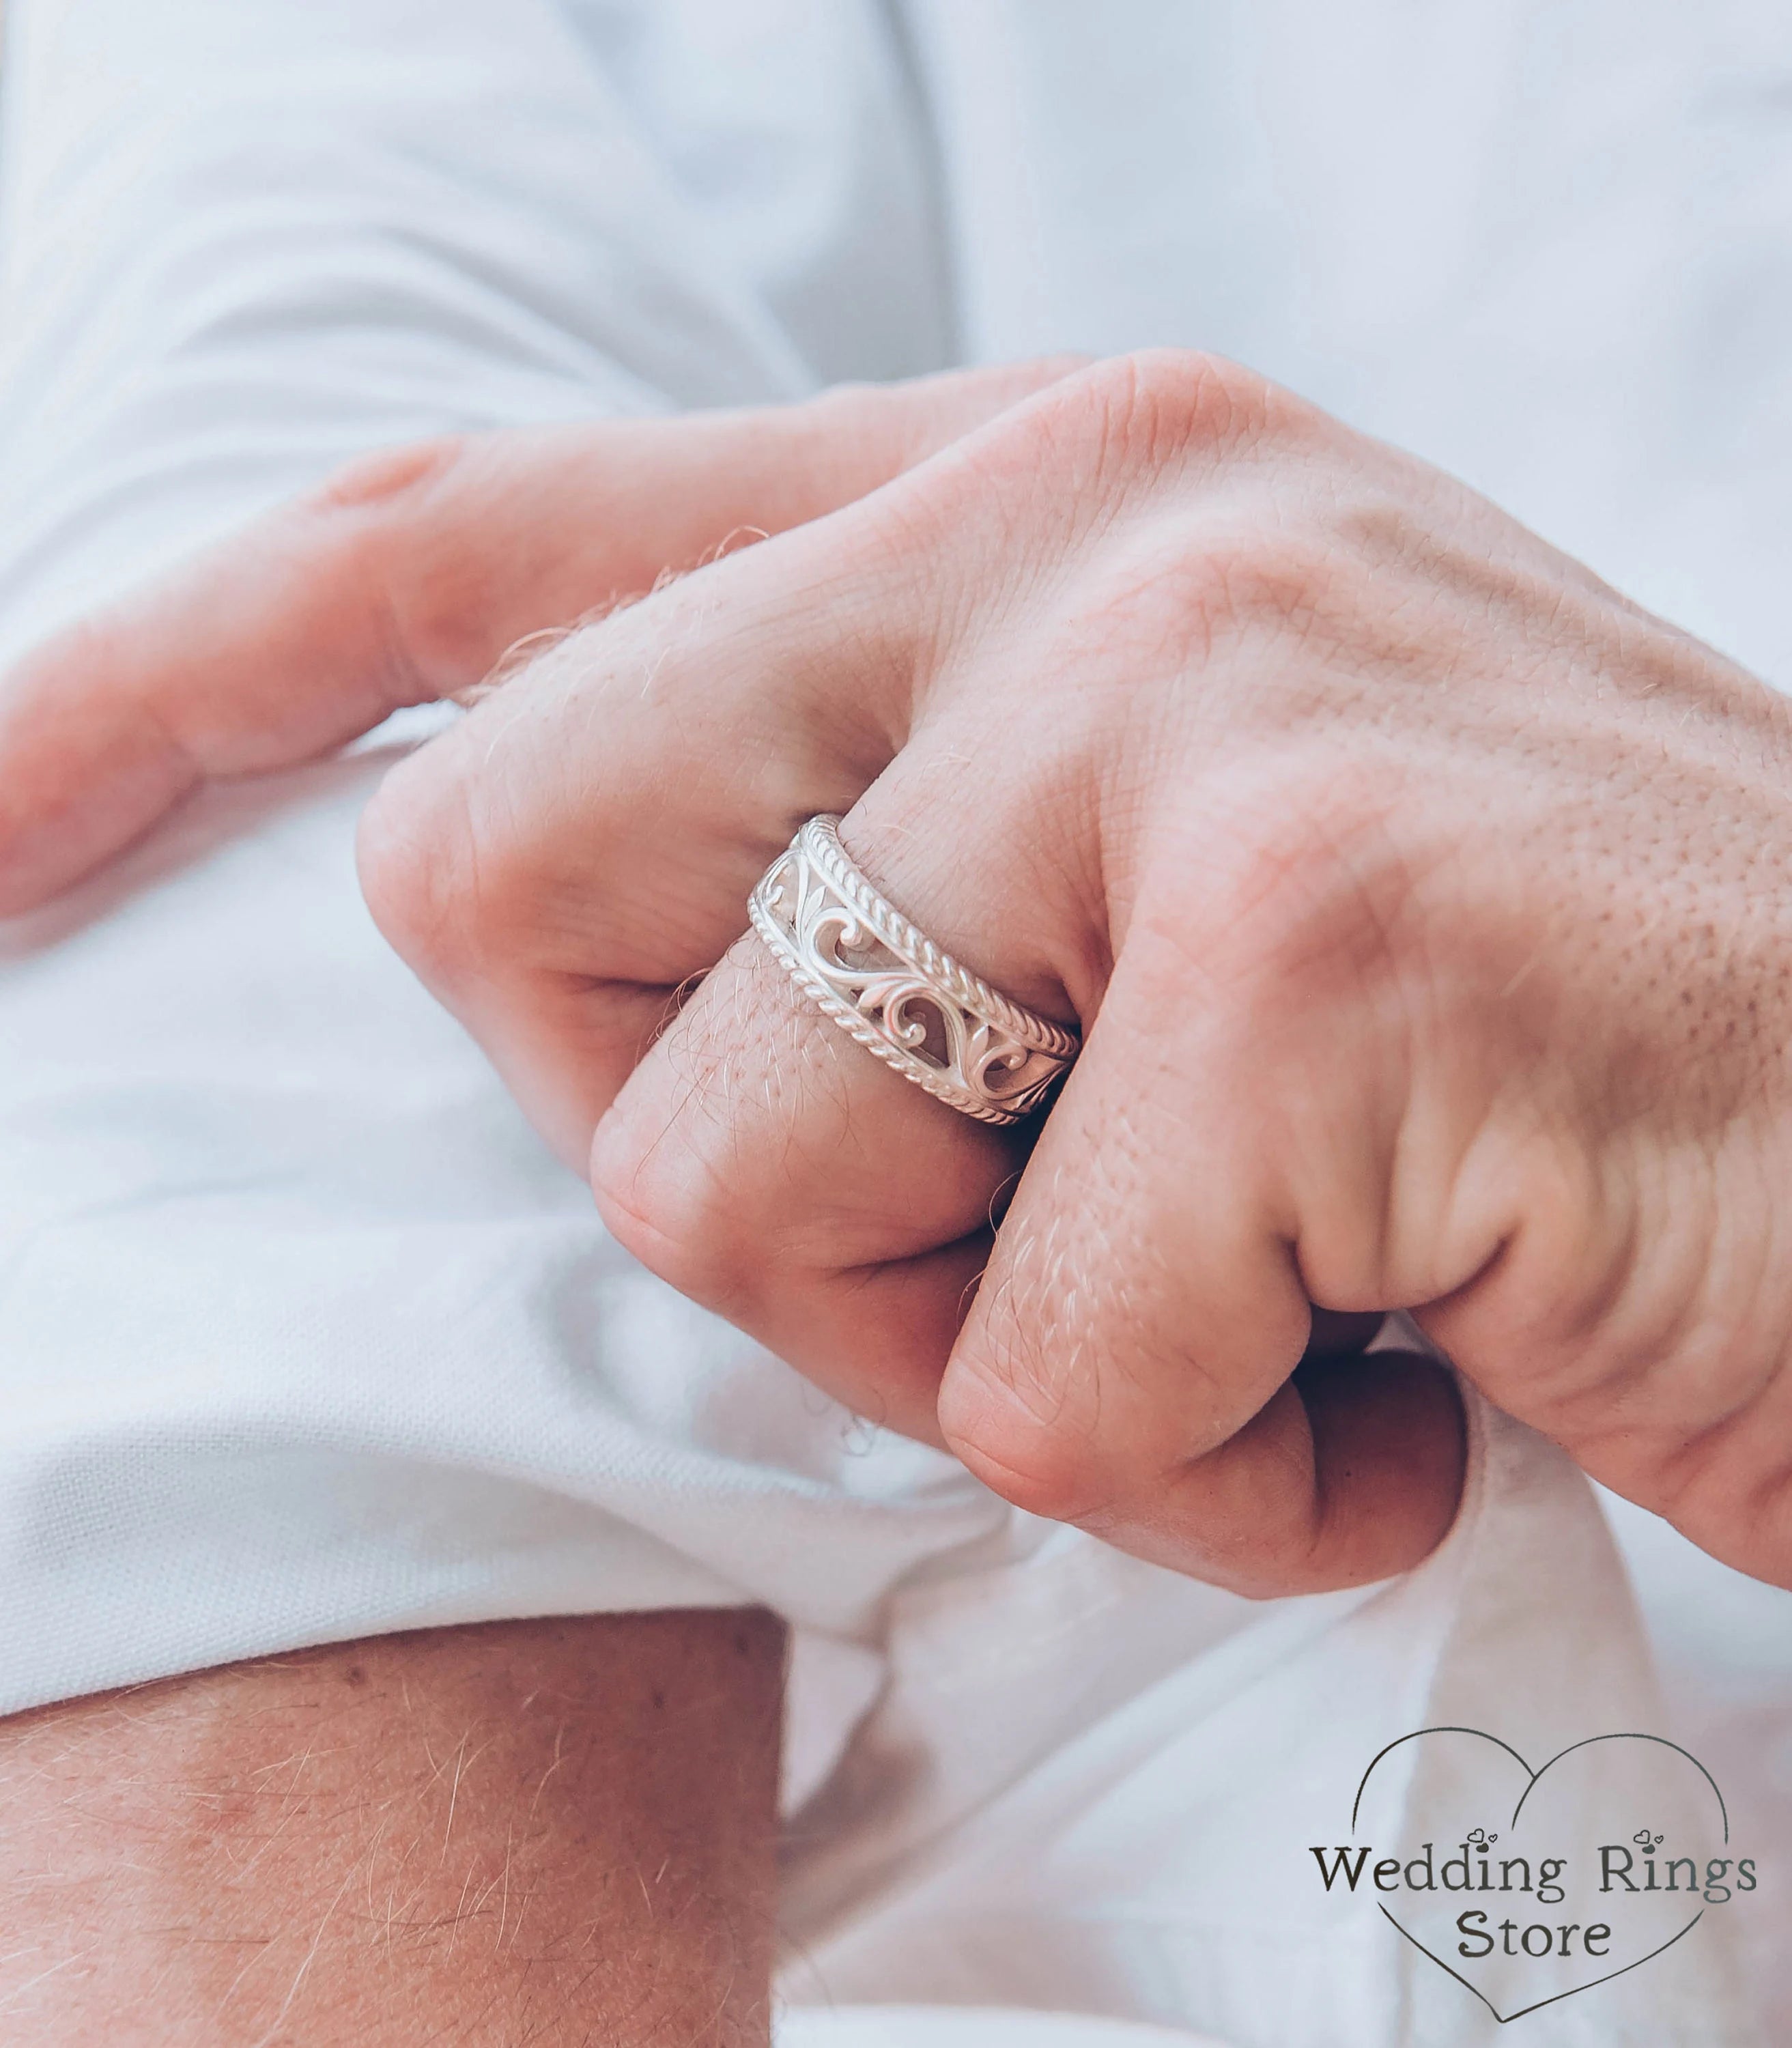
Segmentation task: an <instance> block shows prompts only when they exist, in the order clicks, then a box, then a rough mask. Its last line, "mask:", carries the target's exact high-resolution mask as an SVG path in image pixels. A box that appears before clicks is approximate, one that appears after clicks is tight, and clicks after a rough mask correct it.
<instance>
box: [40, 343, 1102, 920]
mask: <svg viewBox="0 0 1792 2048" xmlns="http://www.w3.org/2000/svg"><path fill="white" fill-rule="evenodd" d="M1070 367H1072V364H1071V363H1069V360H1068V359H1067V360H1064V361H1057V362H1049V363H1030V364H1022V365H1018V366H1012V367H1004V368H1002V369H999V370H976V371H968V372H962V373H956V374H951V375H948V376H943V377H938V378H925V379H921V380H919V381H918V382H915V383H913V384H910V385H906V386H889V387H848V388H844V389H842V390H839V391H836V392H832V393H829V394H825V395H824V397H823V398H820V399H817V400H815V401H810V402H809V403H807V404H804V405H792V406H789V407H784V408H777V409H766V410H763V411H759V412H751V413H723V414H712V415H702V414H692V415H688V416H686V417H682V418H679V419H673V420H652V421H607V422H599V423H596V424H592V425H580V426H576V427H566V428H550V429H529V430H522V431H516V432H505V433H498V434H488V435H482V436H468V437H464V438H460V439H449V440H441V441H436V442H431V443H428V444H423V445H421V446H419V447H416V448H404V449H399V450H398V451H395V452H387V453H385V454H382V455H378V456H374V457H371V458H369V459H367V460H363V461H361V462H359V463H357V464H354V465H352V466H351V467H350V468H349V469H347V471H343V473H342V474H341V475H339V476H337V477H336V479H333V480H332V482H331V483H329V484H328V485H327V486H326V487H324V488H323V489H322V490H321V491H317V492H316V493H313V494H312V495H309V496H308V497H306V498H301V499H300V500H299V501H297V502H296V503H294V504H292V505H289V506H283V507H281V508H280V509H279V510H276V511H274V512H272V513H270V514H267V515H266V516H265V517H264V518H262V519H260V520H258V521H257V522H254V524H253V525H252V526H250V528H248V529H246V530H245V531H244V532H243V533H242V534H240V535H239V536H237V537H234V538H232V539H231V540H230V541H226V542H223V543H222V544H220V545H217V546H215V547H214V548H212V549H209V550H208V551H207V552H206V553H204V554H203V555H201V556H200V557H198V558H197V559H196V560H194V561H193V562H192V564H190V566H189V567H188V568H186V569H185V570H184V571H183V572H179V573H177V574H176V575H175V576H173V577H172V578H171V579H169V580H166V581H165V582H163V583H161V584H157V586H155V587H154V588H151V589H149V590H148V591H145V592H141V593H136V594H134V595H130V596H128V597H126V599H122V600H121V601H120V602H119V603H116V604H114V606H112V607H110V608H109V609H108V610H107V611H104V612H103V613H101V614H99V615H98V616H96V617H95V618H93V619H90V620H88V621H86V622H84V623H82V624H80V626H76V627H75V628H73V629H72V630H69V631H67V632H65V633H64V634H60V635H59V636H57V638H55V639H54V640H52V641H51V642H48V644H47V645H45V646H43V647H42V648H41V649H39V650H37V652H36V653H34V654H32V655H30V656H29V657H27V658H26V659H25V661H23V662H22V663H21V665H18V666H17V668H16V669H14V672H13V673H11V674H10V676H9V677H6V679H5V680H4V681H3V682H0V914H3V913H8V912H12V911H17V910H22V909H25V908H26V907H28V906H30V905H31V904H33V903H34V902H40V901H41V900H43V899H44V898H45V897H47V896H48V895H50V894H53V893H54V892H55V891H56V890H57V889H59V888H61V887H63V886H65V885H66V884H67V883H68V882H70V881H72V880H73V879H75V878H76V877H77V876H78V875H80V874H82V873H83V872H85V871H87V869H89V868H91V867H93V866H95V865H96V864H97V863H99V862H100V861H102V860H103V859H106V858H107V857H108V856H109V855H111V854H112V853H114V852H115V851H117V850H118V848H121V847H122V846H123V845H125V844H128V843H129V842H130V840H133V839H134V838H135V837H137V836H138V835H140V834H141V833H142V832H143V831H145V829H147V828H148V827H149V825H151V824H153V823H154V822H155V820H157V818H158V817H160V816H161V815H162V814H163V813H165V811H166V810H168V809H169V808H170V807H171V806H172V805H174V804H175V803H176V802H178V801H180V798H181V797H184V795H186V794H187V793H188V792H189V791H190V790H191V789H193V788H194V787H195V786H196V785H197V784H198V783H200V782H202V781H204V780H206V779H208V778H213V777H219V776H229V775H239V774H252V773H257V772H261V771H264V770H270V769H273V768H277V767H280V766H286V765H289V764H290V763H293V762H299V761H303V760H306V759H309V758H313V757H315V756H316V755H318V754H323V753H325V752H328V751H330V750H331V749H332V748H334V747H338V746H340V745H342V744H343V743H346V742H347V741H348V740H350V739H353V738H355V737H356V736H357V735H359V734H360V733H363V732H365V731H368V730H370V728H371V727H373V726H374V725H376V724H378V723H379V722H380V721H381V720H383V719H384V718H386V716H388V715H389V714H390V712H393V711H394V710H396V709H398V708H401V707H402V706H404V705H407V704H417V703H421V702H424V701H427V700H432V699H435V698H437V697H441V696H453V695H456V694H457V693H460V692H464V691H465V690H466V689H467V688H469V687H471V686H472V685H475V684H477V683H478V682H479V681H480V679H481V678H482V677H484V676H485V675H486V674H487V673H488V671H489V670H490V669H491V667H492V665H493V664H494V663H495V662H496V661H498V659H499V657H501V656H502V654H504V652H505V651H506V649H508V648H510V647H511V646H513V645H514V643H515V642H518V640H520V639H522V638H524V637H525V636H526V635H529V634H533V633H536V632H539V631H543V630H549V629H553V628H556V627H561V626H568V625H570V624H572V623H574V622H575V621H576V620H577V619H580V617H581V616H584V615H587V614H588V613H590V612H591V611H592V610H594V609H599V608H603V607H607V606H611V605H614V604H615V603H619V602H621V601H623V600H625V599H628V598H630V597H632V596H635V595H640V594H642V592H646V590H648V589H650V588H652V586H653V585H654V584H655V582H656V581H657V580H658V579H659V578H660V577H661V576H663V575H664V574H665V572H668V571H677V570H681V569H685V568H691V567H692V566H694V565H695V564H696V563H697V562H698V561H700V560H701V559H702V558H703V557H704V556H705V555H706V554H708V553H712V552H713V551H715V550H716V549H720V548H721V547H723V546H724V545H727V543H728V542H729V541H730V540H731V537H736V536H754V535H758V534H760V533H776V532H779V531H782V530H783V529H785V528H788V527H789V526H794V525H798V524H801V522H805V521H806V520H809V519H812V518H816V517H817V516H818V515H819V514H822V513H824V512H826V511H828V510H832V508H833V507H835V506H839V505H841V504H844V503H846V502H850V501H851V500H852V499H853V498H857V497H859V496H860V495H863V494H864V493H865V492H867V491H871V490H874V489H875V488H876V487H878V486H879V484H880V483H883V482H884V481H886V479H888V478H889V477H890V476H891V475H894V474H896V473H898V472H899V471H901V470H902V469H904V468H906V467H908V466H910V464H913V463H915V462H917V461H918V460H921V459H923V458H924V457H925V456H927V455H929V454H930V453H932V452H933V451H934V450H935V449H936V448H939V447H941V446H942V445H944V444H945V443H947V442H948V441H950V440H953V439H955V438H956V437H957V436H959V435H960V434H961V433H963V432H966V431H967V430H968V429H971V428H972V427H974V426H975V425H978V424H979V422H981V421H983V420H984V419H986V418H987V417H990V415H991V413H995V412H998V411H1000V410H1001V409H1003V408H1004V407H1006V406H1007V405H1010V404H1012V403H1014V401H1016V400H1017V399H1018V398H1022V397H1024V396H1026V394H1028V393H1030V392H1031V391H1033V390H1036V389H1038V387H1039V386H1040V385H1041V384H1042V383H1045V382H1050V381H1052V380H1053V378H1056V377H1057V376H1059V375H1061V374H1064V373H1065V370H1068V369H1069V368H1070Z"/></svg>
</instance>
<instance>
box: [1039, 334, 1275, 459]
mask: <svg viewBox="0 0 1792 2048" xmlns="http://www.w3.org/2000/svg"><path fill="white" fill-rule="evenodd" d="M1290 403H1291V401H1286V400H1285V399H1284V398H1283V394H1281V393H1280V392H1279V391H1278V390H1277V389H1276V387H1275V386H1273V385H1271V384H1270V382H1268V381H1267V380H1266V378H1263V377H1260V376H1259V375H1258V374H1256V373H1255V371H1254V370H1247V369H1245V368H1244V367H1243V366H1242V365H1240V364H1239V363H1232V362H1230V361H1228V359H1226V358H1225V357H1224V356H1219V355H1209V354H1208V353H1207V352H1206V351H1203V350H1199V349H1189V348H1146V349H1137V350H1135V351H1131V353H1130V354H1127V355H1115V356H1109V357H1107V358H1105V359H1104V360H1103V361H1101V362H1100V363H1096V364H1094V365H1093V366H1092V367H1091V368H1089V369H1088V370H1084V371H1083V372H1081V373H1080V374H1078V375H1075V376H1072V377H1069V378H1065V379H1064V380H1063V381H1062V382H1061V383H1059V384H1057V385H1055V386H1052V387H1051V389H1050V390H1049V392H1048V394H1047V395H1046V397H1045V400H1044V401H1042V403H1041V405H1040V407H1039V408H1038V416H1039V417H1040V419H1041V422H1042V423H1043V424H1045V425H1046V426H1048V427H1049V429H1052V430H1053V432H1054V433H1063V432H1065V431H1066V430H1067V429H1068V430H1069V432H1071V433H1072V434H1073V435H1074V436H1075V437H1076V440H1078V441H1079V442H1080V443H1081V444H1083V445H1084V447H1085V448H1090V447H1092V448H1094V449H1095V450H1096V451H1097V452H1098V454H1099V456H1100V459H1101V460H1104V461H1106V462H1107V463H1111V464H1115V465H1116V466H1118V467H1122V468H1123V469H1126V470H1128V471H1131V470H1133V469H1138V468H1145V469H1157V468H1160V467H1163V466H1165V465H1166V464H1169V463H1173V462H1175V461H1177V460H1180V459H1181V458H1183V457H1185V456H1189V455H1190V454H1193V455H1196V456H1201V457H1204V458H1208V459H1212V458H1213V457H1216V456H1221V455H1224V454H1227V453H1229V452H1234V451H1236V450H1242V449H1243V448H1246V447H1247V446H1248V445H1249V444H1251V443H1253V442H1255V440H1258V439H1259V438H1260V437H1261V436H1263V435H1265V434H1266V432H1268V431H1269V430H1270V429H1271V428H1272V426H1274V425H1275V424H1276V422H1277V420H1278V417H1279V416H1280V414H1281V413H1282V411H1283V410H1284V409H1287V408H1288V407H1289V405H1290Z"/></svg>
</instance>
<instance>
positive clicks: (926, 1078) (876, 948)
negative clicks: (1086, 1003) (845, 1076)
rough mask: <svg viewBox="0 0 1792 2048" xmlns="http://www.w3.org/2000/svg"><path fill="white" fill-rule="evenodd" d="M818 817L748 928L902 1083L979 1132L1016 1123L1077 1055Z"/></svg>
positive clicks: (767, 884)
mask: <svg viewBox="0 0 1792 2048" xmlns="http://www.w3.org/2000/svg"><path fill="white" fill-rule="evenodd" d="M747 911H748V913H749V914H750V915H751V917H752V920H753V928H754V930H755V931H756V932H758V934H759V936H760V937H761V938H762V939H763V940H764V941H765V942H766V944H767V945H768V946H770V948H771V950H772V951H773V952H774V953H775V954H776V955H777V956H778V960H780V961H781V962H782V964H783V966H784V968H785V971H786V972H788V973H789V976H790V978H791V979H792V980H793V981H794V982H795V983H796V984H797V987H799V988H800V989H801V991H803V993H804V995H806V996H807V997H808V998H809V1000H810V1001H811V1002H812V1003H814V1004H815V1005H816V1007H817V1008H818V1009H820V1010H825V1011H826V1013H827V1014H828V1016H830V1017H831V1018H833V1020H834V1022H836V1024H838V1025H840V1026H842V1027H843V1029H844V1030H848V1031H850V1032H851V1034H852V1035H853V1037H854V1038H856V1039H857V1040H858V1041H859V1044H860V1045H863V1046H864V1047H865V1048H866V1049H867V1051H869V1052H872V1053H876V1055H877V1056H878V1057H879V1059H880V1060H882V1061H883V1063H884V1064H885V1065H886V1066H890V1067H894V1069H895V1070H896V1071H897V1072H898V1073H899V1074H900V1075H902V1078H903V1079H904V1080H911V1081H913V1082H914V1083H915V1084H916V1085H917V1087H920V1088H925V1089H926V1091H927V1092H928V1093H929V1095H933V1096H938V1097H939V1099H940V1100H941V1102H947V1103H950V1104H952V1107H953V1108H954V1109H957V1110H962V1111H964V1114H965V1115H967V1116H974V1117H976V1119H978V1120H979V1122H980V1123H1019V1122H1020V1121H1021V1119H1022V1118H1023V1117H1025V1116H1028V1115H1030V1114H1031V1113H1032V1112H1033V1111H1034V1110H1035V1109H1037V1108H1038V1107H1039V1105H1040V1104H1041V1102H1042V1101H1044V1100H1045V1096H1046V1095H1047V1094H1048V1093H1049V1091H1050V1089H1051V1087H1052V1084H1053V1082H1055V1081H1056V1080H1057V1078H1058V1076H1060V1075H1061V1073H1063V1072H1065V1069H1067V1068H1068V1067H1069V1065H1070V1063H1071V1061H1072V1060H1074V1059H1075V1058H1076V1055H1077V1053H1079V1052H1080V1051H1081V1049H1082V1042H1083V1041H1082V1040H1081V1039H1080V1038H1078V1037H1077V1035H1076V1033H1075V1032H1074V1031H1067V1030H1065V1028H1064V1027H1063V1026H1062V1025H1059V1024H1054V1023H1053V1022H1052V1021H1051V1019H1050V1018H1048V1017H1041V1016H1040V1015H1038V1013H1037V1012H1035V1011H1034V1010H1028V1009H1026V1008H1024V1007H1022V1005H1021V1004H1020V1003H1010V1001H1009V1000H1008V999H1007V997H1006V996H1005V995H998V994H997V992H996V991H995V990H994V989H993V988H991V987H990V985H989V983H987V981H983V980H979V979H978V977H977V976H976V975H974V974H972V972H971V971H970V969H969V968H966V967H961V966H960V964H959V963H958V962H957V961H956V960H954V959H953V958H952V956H951V954H950V953H948V952H944V951H942V949H941V948H940V947H938V946H937V945H935V944H934V943H933V941H932V940H931V939H930V938H929V937H927V935H926V933H925V932H922V931H921V930H920V929H918V928H917V926H915V925H912V924H910V921H908V919H907V918H906V917H904V916H903V915H902V912H901V911H900V910H898V909H897V908H896V906H895V905H894V903H892V902H890V901H889V899H888V898H886V897H884V896H882V895H881V894H879V892H878V890H876V889H875V888H874V887H873V886H872V885H871V882H868V881H867V879H866V878H865V876H864V875H862V874H861V873H860V872H859V870H858V869H857V868H856V867H854V866H853V864H852V862H851V859H850V858H849V857H848V854H847V851H846V849H845V848H844V847H843V846H842V845H841V844H840V820H839V819H838V818H837V817H831V816H824V817H818V818H811V819H810V820H809V823H808V824H806V825H805V826H804V827H803V828H802V829H801V832H798V833H797V836H796V837H795V838H794V839H793V840H791V842H790V844H789V848H788V849H787V850H786V851H784V852H783V853H781V854H780V855H778V858H777V859H776V860H774V862H773V863H772V864H771V866H770V867H768V868H767V869H766V871H765V874H764V875H762V877H761V878H760V881H759V884H758V887H757V888H756V889H754V891H753V894H751V896H750V897H749V898H747Z"/></svg>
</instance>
